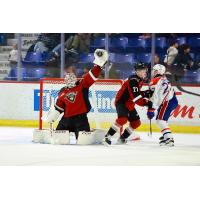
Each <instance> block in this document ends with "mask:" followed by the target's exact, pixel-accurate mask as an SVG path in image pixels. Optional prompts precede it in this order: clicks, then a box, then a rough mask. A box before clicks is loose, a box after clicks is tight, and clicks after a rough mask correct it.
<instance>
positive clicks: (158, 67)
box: [152, 64, 166, 76]
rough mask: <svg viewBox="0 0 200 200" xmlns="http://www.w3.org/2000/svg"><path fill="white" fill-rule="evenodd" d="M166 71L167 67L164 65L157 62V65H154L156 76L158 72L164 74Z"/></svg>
mask: <svg viewBox="0 0 200 200" xmlns="http://www.w3.org/2000/svg"><path fill="white" fill-rule="evenodd" d="M165 71H166V68H165V66H164V65H161V64H156V65H154V66H153V71H152V73H153V75H154V76H155V75H158V74H159V75H163V74H164V73H165Z"/></svg>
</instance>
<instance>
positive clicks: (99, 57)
mask: <svg viewBox="0 0 200 200" xmlns="http://www.w3.org/2000/svg"><path fill="white" fill-rule="evenodd" d="M108 57H109V55H108V52H107V51H106V50H104V49H96V50H95V52H94V61H93V63H94V64H96V65H98V66H99V67H101V68H103V67H104V65H105V64H106V63H107V61H108Z"/></svg>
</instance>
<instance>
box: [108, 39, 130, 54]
mask: <svg viewBox="0 0 200 200" xmlns="http://www.w3.org/2000/svg"><path fill="white" fill-rule="evenodd" d="M127 45H128V38H126V37H120V38H112V39H111V41H110V42H109V50H110V51H111V52H124V51H125V49H126V47H127Z"/></svg>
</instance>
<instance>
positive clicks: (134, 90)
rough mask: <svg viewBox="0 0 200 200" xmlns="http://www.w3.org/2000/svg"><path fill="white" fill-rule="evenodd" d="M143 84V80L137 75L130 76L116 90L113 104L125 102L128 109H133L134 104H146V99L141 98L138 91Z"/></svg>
mask: <svg viewBox="0 0 200 200" xmlns="http://www.w3.org/2000/svg"><path fill="white" fill-rule="evenodd" d="M143 84H144V81H143V80H142V79H140V78H139V77H138V76H137V75H132V76H130V77H129V78H128V80H126V81H125V82H124V84H123V85H122V87H121V88H120V90H119V91H118V93H117V95H116V98H115V104H125V105H126V107H127V108H128V110H130V111H131V110H133V109H134V107H135V104H138V105H140V106H145V105H147V100H146V99H144V98H143V96H142V93H141V91H140V89H141V88H142V85H143Z"/></svg>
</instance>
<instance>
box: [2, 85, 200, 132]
mask: <svg viewBox="0 0 200 200" xmlns="http://www.w3.org/2000/svg"><path fill="white" fill-rule="evenodd" d="M183 88H184V89H186V90H189V91H192V92H195V93H199V94H200V86H183ZM175 90H176V93H177V97H178V100H179V106H178V108H177V109H176V110H175V111H174V112H173V114H172V116H171V120H170V124H171V126H172V129H173V131H174V132H190V133H200V98H199V97H196V96H192V95H189V94H186V93H183V92H180V91H179V90H178V89H177V88H175ZM0 91H1V98H0V105H1V109H0V125H1V126H30V127H37V126H38V118H39V117H38V116H39V84H38V83H24V82H19V83H12V82H1V83H0ZM96 91H97V94H98V95H97V96H98V97H97V102H98V112H99V113H98V117H97V116H96V114H95V113H94V109H92V110H91V112H90V113H89V117H90V118H91V119H94V118H96V120H98V121H99V122H100V123H101V124H105V126H103V128H108V127H109V125H110V124H111V123H112V122H113V121H114V119H115V117H116V113H115V107H114V103H113V102H114V97H115V92H114V91H110V90H109V89H108V88H106V87H105V89H104V90H102V88H101V89H100V88H98V87H97V88H96ZM98 91H99V93H98ZM46 93H48V91H46ZM47 106H48V105H47ZM137 110H138V113H139V114H140V117H141V120H142V122H143V125H142V126H141V128H140V129H139V130H141V131H148V130H149V120H148V119H147V117H146V108H142V107H137ZM90 123H91V124H92V126H95V124H94V123H95V122H94V121H93V120H91V121H90ZM154 123H155V121H154V120H153V130H154V131H158V130H159V129H158V128H157V127H156V125H155V124H154Z"/></svg>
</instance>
